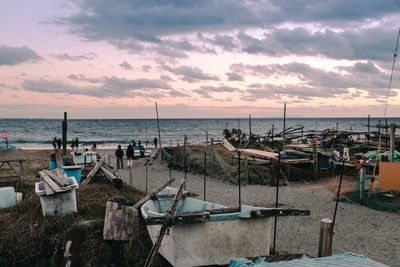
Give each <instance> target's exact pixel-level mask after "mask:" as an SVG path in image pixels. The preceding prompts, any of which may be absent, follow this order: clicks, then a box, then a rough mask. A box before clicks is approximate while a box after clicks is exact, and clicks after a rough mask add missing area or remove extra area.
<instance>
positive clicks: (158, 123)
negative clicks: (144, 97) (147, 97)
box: [156, 102, 163, 163]
mask: <svg viewBox="0 0 400 267" xmlns="http://www.w3.org/2000/svg"><path fill="white" fill-rule="evenodd" d="M156 115H157V129H158V144H159V145H160V149H161V151H162V143H161V133H160V119H159V117H158V106H157V102H156ZM162 160H163V158H162V153H161V163H162Z"/></svg>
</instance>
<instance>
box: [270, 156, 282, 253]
mask: <svg viewBox="0 0 400 267" xmlns="http://www.w3.org/2000/svg"><path fill="white" fill-rule="evenodd" d="M280 164H281V153H279V154H278V166H277V171H276V193H275V208H278V201H279V178H280V177H279V176H280V175H279V174H280V171H281V166H280ZM277 223H278V217H277V216H275V218H274V243H273V247H272V254H273V255H274V254H275V253H276V227H277Z"/></svg>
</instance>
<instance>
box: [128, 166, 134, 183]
mask: <svg viewBox="0 0 400 267" xmlns="http://www.w3.org/2000/svg"><path fill="white" fill-rule="evenodd" d="M131 162H132V165H133V160H131ZM132 165H131V166H130V167H129V184H130V185H132Z"/></svg>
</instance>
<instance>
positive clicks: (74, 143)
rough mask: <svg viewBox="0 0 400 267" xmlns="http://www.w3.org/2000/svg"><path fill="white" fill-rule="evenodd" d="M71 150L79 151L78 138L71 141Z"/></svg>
mask: <svg viewBox="0 0 400 267" xmlns="http://www.w3.org/2000/svg"><path fill="white" fill-rule="evenodd" d="M71 148H72V149H74V148H76V149H79V139H78V137H76V138H75V139H72V140H71Z"/></svg>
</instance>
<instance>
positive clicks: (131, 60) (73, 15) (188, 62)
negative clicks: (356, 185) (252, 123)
mask: <svg viewBox="0 0 400 267" xmlns="http://www.w3.org/2000/svg"><path fill="white" fill-rule="evenodd" d="M0 6H1V8H0V25H1V27H0V117H1V118H62V117H63V112H64V111H67V112H68V113H69V117H70V118H154V117H155V105H154V103H155V102H157V103H158V109H159V113H160V117H162V118H239V117H247V116H248V115H249V114H251V115H252V117H255V118H256V117H282V114H283V111H282V109H283V103H284V102H286V103H287V109H288V111H287V113H288V116H289V117H366V116H368V114H371V116H373V117H382V116H383V115H384V107H385V103H386V99H387V94H388V88H389V80H390V75H391V69H392V64H393V58H394V57H393V55H394V51H395V47H396V40H397V35H398V31H399V27H400V1H394V0H385V1H369V0H348V1H335V0H325V1H306V0H279V1H278V0H269V1H268V0H267V1H250V0H248V1H230V0H225V1H219V0H209V1H208V0H205V1H200V0H194V1H190V0H171V1H165V0H119V1H111V0H110V1H106V0H80V1H75V0H74V1H49V0H41V1H29V0H25V1H22V0H14V1H5V0H0ZM399 64H400V63H399V62H396V64H395V65H394V73H393V81H392V85H391V90H390V96H389V101H388V107H387V115H388V116H397V117H399V116H400V73H399Z"/></svg>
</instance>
